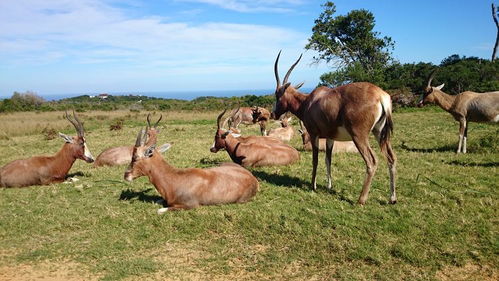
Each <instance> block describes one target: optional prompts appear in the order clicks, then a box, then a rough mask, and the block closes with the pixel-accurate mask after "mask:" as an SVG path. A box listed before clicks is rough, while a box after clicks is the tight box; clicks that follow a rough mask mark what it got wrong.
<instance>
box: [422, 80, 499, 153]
mask: <svg viewBox="0 0 499 281" xmlns="http://www.w3.org/2000/svg"><path fill="white" fill-rule="evenodd" d="M434 76H435V71H433V72H432V73H431V75H430V78H429V79H428V84H427V85H426V89H425V91H424V93H423V94H422V95H421V97H420V98H419V102H418V106H423V105H424V104H426V103H436V104H438V105H439V106H440V107H441V108H442V109H443V110H445V111H447V112H449V113H450V114H451V115H452V116H453V117H454V119H456V121H458V122H459V143H458V145H457V151H456V152H457V153H460V152H462V153H466V139H467V138H468V122H470V121H472V122H495V123H497V122H499V91H496V92H488V93H476V92H471V91H466V92H462V93H460V94H457V95H455V96H451V95H448V94H446V93H444V92H443V91H442V88H443V87H444V85H445V84H442V85H440V86H438V87H432V86H431V81H432V80H433V78H434Z"/></svg>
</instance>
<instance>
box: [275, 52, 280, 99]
mask: <svg viewBox="0 0 499 281" xmlns="http://www.w3.org/2000/svg"><path fill="white" fill-rule="evenodd" d="M281 52H282V50H280V51H279V54H277V58H276V59H275V63H274V74H275V81H276V82H277V87H276V89H279V87H281V80H280V79H279V71H278V70H277V65H278V64H279V57H280V56H281Z"/></svg>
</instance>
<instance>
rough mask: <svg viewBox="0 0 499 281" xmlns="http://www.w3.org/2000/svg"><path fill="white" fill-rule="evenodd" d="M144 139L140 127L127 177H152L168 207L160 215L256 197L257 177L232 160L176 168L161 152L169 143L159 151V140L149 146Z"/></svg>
mask: <svg viewBox="0 0 499 281" xmlns="http://www.w3.org/2000/svg"><path fill="white" fill-rule="evenodd" d="M145 138H147V136H146V135H145V134H144V131H143V130H141V131H140V132H139V134H138V136H137V140H136V142H135V146H134V147H133V156H132V158H131V163H130V165H129V167H128V169H127V170H126V172H125V174H124V178H125V180H127V181H132V180H134V179H135V178H138V177H141V176H147V177H148V178H149V181H150V182H151V183H152V184H153V185H154V186H155V187H156V190H157V191H158V192H159V194H160V195H161V197H163V199H164V200H165V201H166V204H167V206H168V207H167V208H161V209H158V214H162V213H164V212H166V211H168V210H172V211H173V210H182V209H191V208H196V207H198V206H200V205H216V204H227V203H244V202H247V201H249V200H250V199H251V198H253V196H255V194H256V193H257V191H258V189H259V184H258V180H257V179H256V178H255V177H254V176H253V175H252V174H251V173H250V172H249V171H247V170H246V169H244V168H243V167H241V166H239V165H236V164H233V163H224V164H222V165H221V166H218V167H214V168H208V169H199V168H189V169H177V168H175V167H173V166H171V165H170V164H168V162H167V161H165V159H163V157H161V155H160V152H164V151H166V150H168V149H169V148H170V144H165V145H163V146H161V147H160V148H159V149H158V150H156V149H155V148H156V142H153V143H150V142H149V141H148V142H147V143H150V144H149V145H148V144H147V143H146V139H145Z"/></svg>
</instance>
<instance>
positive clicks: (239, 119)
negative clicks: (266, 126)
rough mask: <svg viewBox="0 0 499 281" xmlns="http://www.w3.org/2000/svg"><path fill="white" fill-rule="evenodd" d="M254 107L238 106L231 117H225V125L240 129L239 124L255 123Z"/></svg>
mask: <svg viewBox="0 0 499 281" xmlns="http://www.w3.org/2000/svg"><path fill="white" fill-rule="evenodd" d="M253 109H254V108H252V107H240V106H239V107H238V108H236V109H233V110H232V112H231V114H230V115H229V117H227V119H225V121H224V122H223V127H227V126H228V127H229V128H231V129H232V128H234V129H238V128H239V125H240V124H241V123H242V124H245V125H253V124H255V122H253Z"/></svg>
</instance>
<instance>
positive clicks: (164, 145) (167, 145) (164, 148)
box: [158, 143, 172, 153]
mask: <svg viewBox="0 0 499 281" xmlns="http://www.w3.org/2000/svg"><path fill="white" fill-rule="evenodd" d="M171 147H172V145H171V144H169V143H165V144H163V145H162V146H160V147H159V148H158V151H159V152H160V153H164V152H166V151H167V150H168V149H170V148H171Z"/></svg>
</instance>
